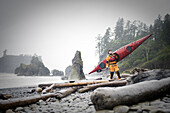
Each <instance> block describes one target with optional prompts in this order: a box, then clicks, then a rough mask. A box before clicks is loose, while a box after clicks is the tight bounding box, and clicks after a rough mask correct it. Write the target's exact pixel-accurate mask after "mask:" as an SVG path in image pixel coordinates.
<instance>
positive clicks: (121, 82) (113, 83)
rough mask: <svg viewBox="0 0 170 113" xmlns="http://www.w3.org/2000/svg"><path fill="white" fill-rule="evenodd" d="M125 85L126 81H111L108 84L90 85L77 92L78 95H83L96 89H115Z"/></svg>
mask: <svg viewBox="0 0 170 113" xmlns="http://www.w3.org/2000/svg"><path fill="white" fill-rule="evenodd" d="M125 85H126V80H124V81H113V82H108V83H99V84H92V85H88V86H85V87H83V88H81V89H79V90H78V92H79V93H84V92H86V91H90V90H94V89H96V88H98V87H117V86H125Z"/></svg>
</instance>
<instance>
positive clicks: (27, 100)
mask: <svg viewBox="0 0 170 113" xmlns="http://www.w3.org/2000/svg"><path fill="white" fill-rule="evenodd" d="M77 89H78V87H72V88H66V89H62V90H60V91H58V92H56V93H48V94H42V95H36V96H31V97H22V98H14V99H10V100H0V110H6V109H10V108H15V107H19V106H26V105H29V104H33V103H35V102H38V101H39V100H46V99H48V98H50V97H56V98H58V99H61V98H64V97H66V96H68V95H69V94H71V93H73V92H75V91H76V90H77Z"/></svg>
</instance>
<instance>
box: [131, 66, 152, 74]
mask: <svg viewBox="0 0 170 113" xmlns="http://www.w3.org/2000/svg"><path fill="white" fill-rule="evenodd" d="M145 71H149V69H145V68H138V67H136V68H134V69H133V71H132V72H131V73H132V74H140V73H143V72H145Z"/></svg>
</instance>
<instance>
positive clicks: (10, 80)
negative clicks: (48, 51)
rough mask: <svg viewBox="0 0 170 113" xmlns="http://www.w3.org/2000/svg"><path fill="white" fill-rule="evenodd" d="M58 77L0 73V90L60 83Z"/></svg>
mask: <svg viewBox="0 0 170 113" xmlns="http://www.w3.org/2000/svg"><path fill="white" fill-rule="evenodd" d="M61 82H64V81H63V80H61V77H60V76H17V75H15V74H11V73H0V89H2V88H14V87H27V86H37V85H38V84H42V83H61Z"/></svg>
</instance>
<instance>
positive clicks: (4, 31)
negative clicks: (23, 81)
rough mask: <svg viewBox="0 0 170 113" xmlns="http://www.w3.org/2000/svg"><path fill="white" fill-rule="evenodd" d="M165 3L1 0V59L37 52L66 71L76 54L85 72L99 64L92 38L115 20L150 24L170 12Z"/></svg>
mask: <svg viewBox="0 0 170 113" xmlns="http://www.w3.org/2000/svg"><path fill="white" fill-rule="evenodd" d="M169 5H170V1H169V0H119V1H118V0H0V56H2V53H3V50H5V49H7V50H8V53H7V54H15V55H16V54H28V55H34V53H36V54H37V55H39V56H42V60H43V62H44V64H45V66H47V67H48V68H49V69H50V70H52V69H58V70H62V71H64V70H65V68H66V67H67V66H68V65H71V64H72V59H73V57H74V54H75V52H76V50H80V51H81V53H82V59H83V63H84V72H85V73H88V72H89V71H91V70H92V69H93V68H94V66H95V65H97V63H98V56H97V55H95V46H96V43H95V37H96V36H97V35H98V34H101V35H104V33H105V31H106V29H107V28H108V27H111V28H113V27H114V25H115V24H116V21H117V20H118V18H119V17H123V18H124V19H126V20H132V21H133V20H140V21H142V22H144V23H146V24H148V25H149V24H152V23H153V22H154V19H155V18H157V16H158V14H160V15H162V16H164V15H165V14H167V13H170V7H169Z"/></svg>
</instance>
